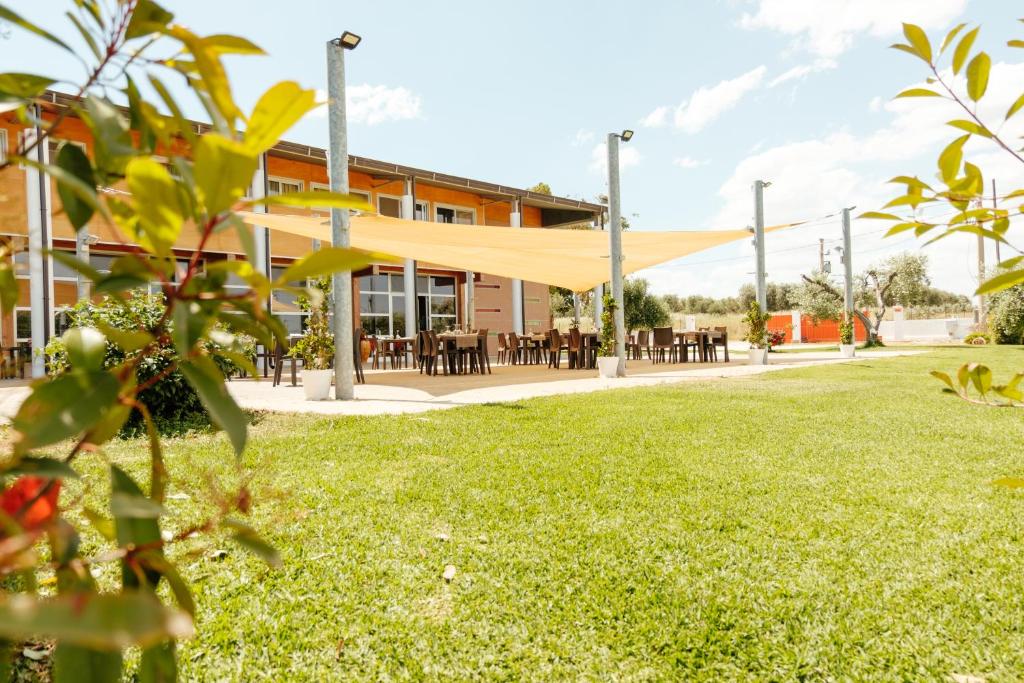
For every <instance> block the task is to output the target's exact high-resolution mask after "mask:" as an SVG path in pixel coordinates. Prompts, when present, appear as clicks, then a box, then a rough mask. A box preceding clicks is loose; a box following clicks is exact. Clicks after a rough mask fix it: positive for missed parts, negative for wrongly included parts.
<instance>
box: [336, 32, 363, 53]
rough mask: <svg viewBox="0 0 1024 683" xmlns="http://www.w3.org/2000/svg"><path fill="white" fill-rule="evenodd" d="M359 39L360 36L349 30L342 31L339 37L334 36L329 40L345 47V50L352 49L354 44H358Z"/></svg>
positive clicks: (354, 47) (360, 38) (354, 46)
mask: <svg viewBox="0 0 1024 683" xmlns="http://www.w3.org/2000/svg"><path fill="white" fill-rule="evenodd" d="M361 40H362V37H360V36H357V35H356V34H354V33H352V32H351V31H345V32H344V33H342V34H341V38H335V39H334V40H332V41H331V42H332V43H334V44H335V45H338V46H340V47H343V48H345V49H346V50H354V49H356V46H357V45H359V41H361Z"/></svg>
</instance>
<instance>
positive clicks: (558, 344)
mask: <svg viewBox="0 0 1024 683" xmlns="http://www.w3.org/2000/svg"><path fill="white" fill-rule="evenodd" d="M562 351H566V352H568V351H569V343H568V340H567V339H566V338H565V337H563V336H562V335H561V334H559V332H558V330H551V331H550V332H548V367H549V368H554V369H556V370H557V369H558V368H559V367H560V366H561V364H562Z"/></svg>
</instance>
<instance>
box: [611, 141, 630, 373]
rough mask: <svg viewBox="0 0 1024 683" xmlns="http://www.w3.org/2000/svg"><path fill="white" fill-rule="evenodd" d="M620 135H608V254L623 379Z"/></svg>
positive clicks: (624, 360) (616, 339)
mask: <svg viewBox="0 0 1024 683" xmlns="http://www.w3.org/2000/svg"><path fill="white" fill-rule="evenodd" d="M619 201H620V200H619V135H618V134H617V133H608V223H609V225H608V252H609V254H608V255H609V257H610V258H611V261H612V298H613V299H614V300H615V355H616V356H618V358H619V367H618V370H617V372H616V373H615V374H616V376H618V377H625V376H626V331H625V329H624V328H625V312H624V311H623V310H622V304H623V296H622V209H621V207H620V205H619Z"/></svg>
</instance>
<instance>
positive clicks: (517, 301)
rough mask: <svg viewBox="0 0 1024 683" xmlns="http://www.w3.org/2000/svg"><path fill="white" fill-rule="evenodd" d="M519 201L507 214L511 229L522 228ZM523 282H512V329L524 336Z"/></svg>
mask: <svg viewBox="0 0 1024 683" xmlns="http://www.w3.org/2000/svg"><path fill="white" fill-rule="evenodd" d="M519 202H520V200H519V199H516V200H514V201H513V202H512V213H511V214H509V224H510V225H511V226H512V227H513V228H521V227H523V214H522V207H521V206H520V203H519ZM523 311H524V309H523V281H522V280H512V329H513V330H515V333H516V334H524V332H525V326H526V323H525V319H524V314H523Z"/></svg>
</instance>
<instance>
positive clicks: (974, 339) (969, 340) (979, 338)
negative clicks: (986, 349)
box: [964, 332, 992, 344]
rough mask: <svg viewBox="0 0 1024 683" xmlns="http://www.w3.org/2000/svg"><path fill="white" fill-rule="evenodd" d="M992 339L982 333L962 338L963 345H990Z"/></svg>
mask: <svg viewBox="0 0 1024 683" xmlns="http://www.w3.org/2000/svg"><path fill="white" fill-rule="evenodd" d="M991 343H992V337H991V335H988V334H986V333H984V332H971V333H970V334H968V335H967V336H966V337H964V344H991Z"/></svg>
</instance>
